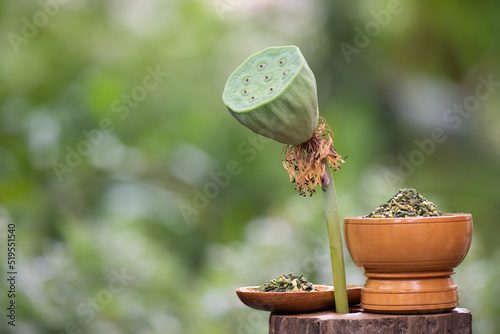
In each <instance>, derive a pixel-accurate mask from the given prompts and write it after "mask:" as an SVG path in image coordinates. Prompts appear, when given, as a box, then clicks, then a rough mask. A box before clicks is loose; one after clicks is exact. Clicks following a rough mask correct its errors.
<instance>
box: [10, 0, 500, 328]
mask: <svg viewBox="0 0 500 334" xmlns="http://www.w3.org/2000/svg"><path fill="white" fill-rule="evenodd" d="M499 10H500V4H498V3H496V2H492V1H479V2H478V1H476V2H464V1H462V2H457V1H438V2H435V1H430V0H424V1H418V2H416V1H396V0H394V1H389V2H384V1H361V2H349V1H336V2H330V1H326V0H315V1H305V0H300V1H299V0H294V1H284V0H280V1H265V0H259V1H240V0H235V1H233V0H231V1H229V0H205V1H202V0H199V1H194V0H184V1H157V0H148V1H140V2H134V1H129V0H127V1H111V0H110V1H97V0H82V1H76V2H72V1H63V0H59V1H58V0H41V1H40V2H15V1H3V2H1V3H0V22H2V24H1V26H0V31H1V36H3V38H2V42H1V47H0V59H1V62H0V77H1V78H2V84H1V88H0V203H1V204H0V208H1V210H0V220H1V222H2V224H1V227H2V231H1V234H0V237H1V239H0V242H1V244H2V246H1V247H2V252H1V254H5V248H6V247H5V244H4V243H5V240H6V239H5V236H6V233H7V232H6V226H7V224H8V223H9V222H14V223H15V224H16V227H17V238H18V250H17V260H18V261H17V266H18V268H17V269H18V272H19V276H18V282H17V283H18V286H17V289H18V294H17V296H16V301H17V305H18V313H17V316H18V318H17V326H16V330H17V331H16V332H17V333H26V334H29V333H72V332H75V333H76V332H79V333H80V331H78V330H81V333H172V334H175V333H207V334H209V333H214V334H215V333H217V334H219V333H228V334H229V333H266V331H267V321H268V314H266V313H264V312H258V311H254V310H251V309H248V308H246V307H245V306H244V305H242V304H241V303H240V302H239V300H238V299H237V297H236V295H235V293H234V290H235V289H236V288H237V287H239V286H246V285H259V284H261V283H263V282H265V281H266V280H268V279H270V278H272V277H276V276H278V275H279V274H280V273H287V272H290V271H292V270H293V271H294V272H296V273H298V274H304V275H306V276H307V277H308V278H309V279H311V280H312V281H313V282H317V283H325V284H327V283H331V278H330V277H331V273H330V272H329V257H328V252H327V251H326V244H325V243H326V238H327V236H326V226H325V223H324V216H323V215H324V214H323V208H322V205H323V203H322V199H321V198H319V197H318V196H313V197H312V198H301V197H299V196H298V194H297V193H296V192H295V191H294V190H293V185H291V184H289V183H288V176H287V174H286V172H285V171H284V170H283V168H282V166H281V162H280V151H281V145H279V144H277V143H274V142H270V141H269V140H266V139H265V138H262V137H258V136H257V135H255V134H252V133H251V132H249V131H248V130H247V129H245V128H244V127H242V126H241V125H240V124H238V123H237V122H236V121H235V120H234V119H232V117H231V116H230V115H229V113H228V112H227V110H226V108H225V107H224V106H223V104H222V102H221V94H222V90H223V87H224V83H225V80H226V79H227V77H228V76H229V74H230V73H231V72H232V71H233V70H234V69H235V68H236V66H238V65H239V64H240V63H241V62H242V61H243V60H244V59H245V58H246V57H247V56H249V55H250V54H252V53H254V52H257V51H259V50H261V49H263V48H265V47H267V46H270V45H286V44H294V45H297V46H299V47H300V48H301V50H302V52H303V53H304V55H305V57H306V59H307V60H308V62H309V64H310V66H311V68H312V69H313V71H314V73H315V75H316V78H317V81H318V90H319V91H318V94H319V99H320V113H321V115H323V116H324V117H325V118H326V119H327V121H328V122H329V124H330V126H331V128H332V130H333V131H334V133H335V140H334V143H335V145H336V149H337V151H338V152H339V153H340V154H342V155H344V156H345V155H347V156H348V158H347V160H346V163H345V164H344V166H343V168H342V170H340V171H339V172H337V173H335V175H334V177H335V181H336V187H337V195H338V197H339V208H340V211H341V216H342V217H346V216H353V215H362V214H366V213H368V212H370V211H371V210H372V209H373V208H375V207H376V206H377V205H378V204H380V203H382V202H384V201H386V200H387V199H388V198H390V197H391V196H392V195H393V194H394V193H395V192H396V191H397V189H398V187H403V186H404V187H414V188H416V189H418V190H419V191H420V192H421V193H422V194H423V195H424V196H425V197H427V198H428V199H430V200H432V201H434V202H435V203H436V204H438V207H439V208H440V209H442V210H443V211H446V212H470V213H472V215H473V217H474V222H475V226H474V233H475V235H474V241H473V245H472V249H471V251H470V252H469V255H468V257H467V258H466V260H465V261H464V263H463V264H462V265H461V266H460V267H459V268H458V270H457V274H456V275H455V276H454V279H455V281H456V283H457V284H458V285H459V290H460V298H461V305H462V306H463V307H466V308H469V309H471V310H472V312H473V314H474V330H475V331H477V332H480V333H485V334H488V333H497V332H498V330H500V320H499V318H498V316H497V315H498V312H499V311H500V302H499V300H500V291H499V290H498V288H497V286H498V285H497V284H495V283H496V281H497V280H498V278H499V277H500V269H499V268H498V266H497V263H498V258H499V257H500V249H499V248H498V240H497V235H498V233H499V232H500V228H499V226H498V225H496V224H497V218H495V217H497V216H498V215H500V196H499V191H498V187H499V185H500V173H498V171H499V168H500V135H499V133H500V113H499V107H500V89H499V84H498V82H499V81H500V71H499V69H500V63H499V59H498V55H499V53H500V44H499V43H498V40H499V39H500V21H499V20H498V18H497V16H498V15H497V14H498V12H499ZM343 43H344V44H343ZM347 44H348V45H349V46H346V45H347ZM342 45H343V46H344V47H342ZM346 47H347V49H346ZM346 50H348V51H346ZM346 52H347V53H346ZM349 52H350V53H349ZM481 80H483V81H481ZM485 80H486V81H488V80H490V81H492V82H493V84H490V85H489V87H488V88H487V87H485V86H484V83H483V82H484V81H485ZM488 89H489V90H488ZM478 90H479V91H480V93H482V95H481V96H482V97H484V98H481V99H478V98H476V99H475V100H474V97H475V96H476V95H477V94H478ZM486 93H488V94H487V97H485V96H486V95H485V94H486ZM475 102H477V104H475V105H474V104H473V105H471V107H470V108H471V109H473V110H471V111H470V112H468V111H467V112H462V114H460V113H459V112H458V111H456V110H454V109H453V108H454V105H459V106H460V105H462V106H463V105H464V104H466V103H469V104H470V103H475ZM450 108H451V109H450ZM436 129H437V130H436ZM440 129H442V132H439V131H441V130H440ZM436 131H438V132H439V133H441V135H439V136H437V137H439V142H438V141H436V140H435V137H436V136H435V133H436ZM433 136H434V137H433ZM444 138H445V139H444ZM412 161H413V162H412ZM345 255H346V262H347V273H348V278H347V280H348V283H353V284H355V283H358V284H359V283H362V282H363V281H364V278H363V276H362V272H361V270H360V269H358V268H357V267H356V266H355V265H354V264H353V263H352V261H351V260H350V258H349V256H348V253H347V252H346V253H345ZM5 258H6V257H5V256H4V255H2V260H1V261H0V268H1V270H2V272H6V271H7V270H6V260H5ZM117 277H121V279H122V280H121V281H120V280H118V281H120V282H121V283H120V284H117V282H118V281H117ZM3 284H6V283H5V281H4V283H3ZM2 291H3V290H2ZM0 301H1V304H2V305H4V306H5V305H6V303H7V299H6V296H5V294H4V293H3V292H2V296H1V297H0ZM2 307H3V306H2ZM9 327H10V326H9ZM0 329H1V330H2V332H5V331H10V330H11V328H7V325H6V321H5V318H4V319H3V320H2V322H1V323H0Z"/></svg>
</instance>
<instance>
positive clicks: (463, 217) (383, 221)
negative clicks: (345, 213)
mask: <svg viewBox="0 0 500 334" xmlns="http://www.w3.org/2000/svg"><path fill="white" fill-rule="evenodd" d="M459 221H472V215H471V214H470V213H447V214H445V215H444V216H436V217H406V218H364V217H363V216H356V217H347V218H344V224H356V225H365V224H366V225H377V224H378V225H387V224H396V225H403V224H425V223H455V222H459Z"/></svg>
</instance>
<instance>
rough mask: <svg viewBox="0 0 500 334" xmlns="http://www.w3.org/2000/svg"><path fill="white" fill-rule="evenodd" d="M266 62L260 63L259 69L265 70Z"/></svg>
mask: <svg viewBox="0 0 500 334" xmlns="http://www.w3.org/2000/svg"><path fill="white" fill-rule="evenodd" d="M266 66H267V65H266V63H260V64H259V65H258V66H257V71H263V70H264V69H265V68H266Z"/></svg>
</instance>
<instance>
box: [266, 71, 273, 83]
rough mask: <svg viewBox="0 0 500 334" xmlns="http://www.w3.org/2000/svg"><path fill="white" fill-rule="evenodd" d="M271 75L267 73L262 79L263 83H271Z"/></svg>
mask: <svg viewBox="0 0 500 334" xmlns="http://www.w3.org/2000/svg"><path fill="white" fill-rule="evenodd" d="M273 76H274V75H273V74H272V73H268V74H267V75H266V76H265V77H264V81H265V82H269V81H271V79H272V78H273Z"/></svg>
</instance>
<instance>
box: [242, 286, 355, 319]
mask: <svg viewBox="0 0 500 334" xmlns="http://www.w3.org/2000/svg"><path fill="white" fill-rule="evenodd" d="M314 287H315V288H316V289H318V290H319V291H311V292H304V291H301V292H259V291H255V290H256V289H257V288H258V287H257V286H250V287H243V288H238V289H236V294H237V295H238V298H239V299H240V300H241V301H242V302H243V304H245V305H247V306H249V307H251V308H254V309H257V310H261V311H269V312H274V313H305V312H314V311H319V310H323V309H327V308H331V309H333V308H335V292H334V289H333V286H331V285H316V284H315V285H314ZM347 299H348V302H349V305H356V304H359V303H360V299H361V285H348V286H347Z"/></svg>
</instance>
